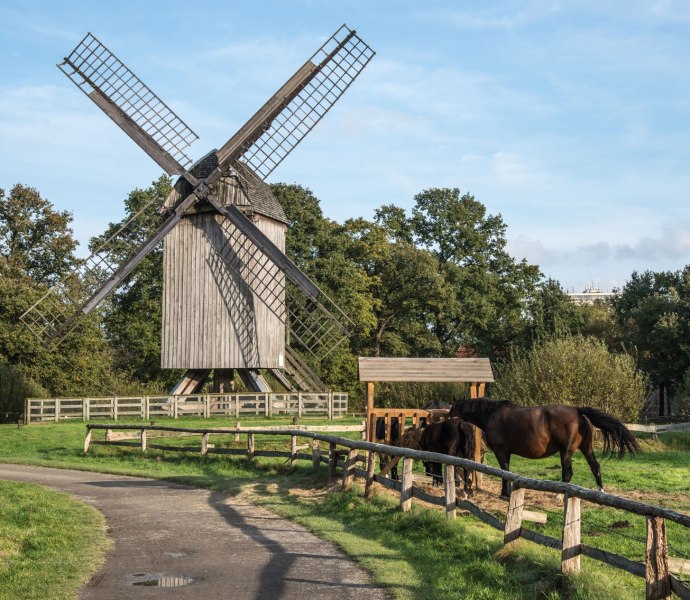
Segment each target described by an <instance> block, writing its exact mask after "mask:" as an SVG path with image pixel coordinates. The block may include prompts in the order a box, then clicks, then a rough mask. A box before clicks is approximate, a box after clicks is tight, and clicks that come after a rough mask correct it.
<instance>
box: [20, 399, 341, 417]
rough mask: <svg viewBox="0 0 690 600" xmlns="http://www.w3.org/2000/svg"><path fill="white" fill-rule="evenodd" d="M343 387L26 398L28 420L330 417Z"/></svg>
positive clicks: (336, 413) (335, 411)
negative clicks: (321, 389) (278, 391)
mask: <svg viewBox="0 0 690 600" xmlns="http://www.w3.org/2000/svg"><path fill="white" fill-rule="evenodd" d="M347 404H348V395H347V393H345V392H285V393H273V392H271V393H258V394H257V393H232V394H191V395H184V396H182V395H180V396H163V395H161V396H154V395H151V396H110V397H101V398H27V399H26V405H25V411H24V422H25V423H26V424H27V425H28V424H31V423H42V422H57V421H66V420H81V421H90V420H91V419H113V420H114V421H117V420H119V419H122V418H130V419H131V418H141V419H152V418H155V417H174V418H176V419H177V418H179V417H182V416H197V417H203V418H209V417H211V416H216V415H224V416H228V417H239V416H240V415H255V416H264V417H272V416H278V415H295V416H299V417H302V416H308V415H326V416H328V418H329V419H336V418H340V417H343V416H344V415H345V414H346V413H347Z"/></svg>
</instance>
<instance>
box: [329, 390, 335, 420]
mask: <svg viewBox="0 0 690 600" xmlns="http://www.w3.org/2000/svg"><path fill="white" fill-rule="evenodd" d="M334 416H335V409H334V407H333V392H328V420H329V421H332V420H333V417H334Z"/></svg>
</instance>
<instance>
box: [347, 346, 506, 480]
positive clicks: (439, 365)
mask: <svg viewBox="0 0 690 600" xmlns="http://www.w3.org/2000/svg"><path fill="white" fill-rule="evenodd" d="M493 380H494V375H493V371H492V370H491V362H490V361H489V359H488V358H391V357H365V356H360V357H359V381H362V382H364V383H366V384H367V390H366V402H367V440H368V441H370V442H373V441H375V439H374V438H375V436H376V421H377V419H379V418H384V419H385V423H386V441H387V442H390V431H391V423H392V421H393V420H396V419H397V420H398V422H399V431H400V432H401V433H402V431H404V429H405V424H406V420H407V419H411V421H412V425H413V426H414V427H417V426H418V425H419V421H420V419H422V418H425V419H429V418H431V417H432V415H433V411H429V410H424V409H417V408H375V407H374V384H375V383H377V382H392V381H398V382H410V383H412V382H436V383H440V382H446V383H466V384H469V387H470V398H480V397H481V396H483V395H484V391H485V387H486V384H487V383H491V382H492V381H493ZM475 436H476V442H477V443H476V444H475V446H476V454H475V456H474V460H476V461H478V462H479V461H481V447H482V446H481V441H482V439H481V431H480V430H479V429H478V428H476V427H475ZM479 483H480V479H479V477H478V474H477V473H476V472H475V484H476V485H478V484H479Z"/></svg>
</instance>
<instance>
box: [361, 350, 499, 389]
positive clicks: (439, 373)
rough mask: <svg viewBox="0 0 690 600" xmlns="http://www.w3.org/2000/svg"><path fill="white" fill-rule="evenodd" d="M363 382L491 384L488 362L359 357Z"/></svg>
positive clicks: (476, 360) (486, 360)
mask: <svg viewBox="0 0 690 600" xmlns="http://www.w3.org/2000/svg"><path fill="white" fill-rule="evenodd" d="M359 380H360V381H367V382H376V381H409V382H413V381H438V382H441V381H446V382H457V383H491V382H492V381H493V380H494V374H493V371H492V370H491V363H490V362H489V359H488V358H391V357H368V356H360V357H359Z"/></svg>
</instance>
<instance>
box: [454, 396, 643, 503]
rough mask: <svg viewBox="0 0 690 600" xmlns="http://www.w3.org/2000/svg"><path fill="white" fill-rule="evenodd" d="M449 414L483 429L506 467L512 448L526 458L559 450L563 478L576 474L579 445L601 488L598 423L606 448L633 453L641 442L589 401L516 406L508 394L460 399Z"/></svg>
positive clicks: (619, 454)
mask: <svg viewBox="0 0 690 600" xmlns="http://www.w3.org/2000/svg"><path fill="white" fill-rule="evenodd" d="M450 416H451V417H460V418H462V419H465V420H466V421H469V422H470V423H472V424H473V425H476V426H477V427H479V428H480V429H482V430H483V431H484V434H485V436H486V443H487V445H488V446H489V448H491V450H492V451H493V453H494V454H495V455H496V459H497V460H498V464H499V465H501V468H502V469H504V470H506V471H507V470H509V468H510V456H511V454H517V455H518V456H523V457H525V458H546V457H547V456H552V455H553V454H556V452H559V453H560V455H561V473H562V480H563V481H566V482H569V481H570V479H571V477H572V476H573V467H572V457H573V454H574V453H575V451H576V450H580V452H582V454H584V455H585V458H586V459H587V463H588V464H589V468H590V469H591V470H592V474H593V475H594V479H596V482H597V486H598V487H599V490H603V489H604V484H603V483H602V481H601V468H600V467H599V463H598V462H597V459H596V458H595V457H594V449H593V439H594V427H597V428H598V429H600V430H601V432H602V434H603V437H604V453H605V454H606V453H609V454H611V455H616V456H617V457H618V458H622V457H623V456H624V455H625V453H626V452H627V453H628V454H630V455H631V456H635V454H638V453H639V452H640V446H639V445H638V443H637V440H636V439H635V436H634V435H633V434H632V433H630V431H629V430H628V428H627V427H626V426H625V425H623V423H621V421H619V420H618V419H617V418H616V417H614V416H613V415H610V414H608V413H605V412H604V411H602V410H598V409H596V408H589V407H573V406H563V405H561V404H549V405H547V406H528V407H525V406H518V405H517V404H515V403H513V402H510V401H509V400H490V399H488V398H478V399H477V400H460V401H458V402H456V403H455V404H453V407H452V408H451V409H450ZM509 493H510V485H509V482H508V481H507V480H505V479H504V480H503V483H502V485H501V496H503V497H508V495H509Z"/></svg>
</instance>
